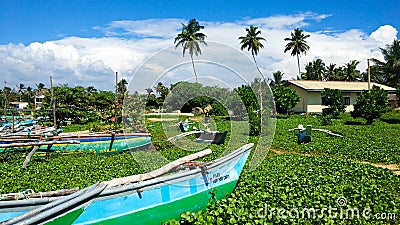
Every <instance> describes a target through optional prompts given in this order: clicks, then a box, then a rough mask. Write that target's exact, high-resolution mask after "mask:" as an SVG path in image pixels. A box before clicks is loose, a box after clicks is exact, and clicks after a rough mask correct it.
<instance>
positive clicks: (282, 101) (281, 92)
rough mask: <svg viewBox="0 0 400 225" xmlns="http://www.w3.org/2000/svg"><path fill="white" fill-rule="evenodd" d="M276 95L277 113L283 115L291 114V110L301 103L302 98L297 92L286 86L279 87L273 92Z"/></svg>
mask: <svg viewBox="0 0 400 225" xmlns="http://www.w3.org/2000/svg"><path fill="white" fill-rule="evenodd" d="M272 92H273V94H274V101H275V105H276V111H277V112H278V113H281V114H289V110H291V109H292V108H293V107H295V106H296V104H297V103H299V102H300V97H299V96H298V95H297V93H296V91H293V90H292V89H290V88H288V87H284V86H279V87H277V88H274V89H273V90H272Z"/></svg>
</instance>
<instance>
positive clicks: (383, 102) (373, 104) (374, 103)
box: [351, 86, 389, 124]
mask: <svg viewBox="0 0 400 225" xmlns="http://www.w3.org/2000/svg"><path fill="white" fill-rule="evenodd" d="M388 110H389V106H388V98H387V93H386V92H385V91H384V90H383V89H381V88H379V87H378V86H373V87H372V89H371V90H368V91H364V92H363V93H362V95H361V96H359V97H358V98H357V101H356V103H355V104H354V111H353V112H351V116H353V117H354V118H357V117H362V118H364V119H366V120H367V124H372V122H373V121H374V120H375V119H377V118H379V117H380V116H381V115H382V114H383V113H385V112H387V111H388Z"/></svg>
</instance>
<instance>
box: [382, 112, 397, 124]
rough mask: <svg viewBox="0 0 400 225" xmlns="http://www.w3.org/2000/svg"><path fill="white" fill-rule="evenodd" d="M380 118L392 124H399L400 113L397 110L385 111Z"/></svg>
mask: <svg viewBox="0 0 400 225" xmlns="http://www.w3.org/2000/svg"><path fill="white" fill-rule="evenodd" d="M380 120H382V121H384V122H386V123H391V124H396V123H397V124H398V123H400V113H398V112H397V113H396V112H389V113H385V114H383V115H382V116H381V118H380Z"/></svg>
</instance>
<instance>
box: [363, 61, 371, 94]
mask: <svg viewBox="0 0 400 225" xmlns="http://www.w3.org/2000/svg"><path fill="white" fill-rule="evenodd" d="M369 60H370V59H367V62H368V91H369V89H370V88H371V68H370V67H369ZM364 62H365V61H364Z"/></svg>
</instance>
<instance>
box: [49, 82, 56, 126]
mask: <svg viewBox="0 0 400 225" xmlns="http://www.w3.org/2000/svg"><path fill="white" fill-rule="evenodd" d="M50 90H51V99H52V102H53V125H54V129H57V119H56V99H55V97H54V90H53V77H52V76H50Z"/></svg>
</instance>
